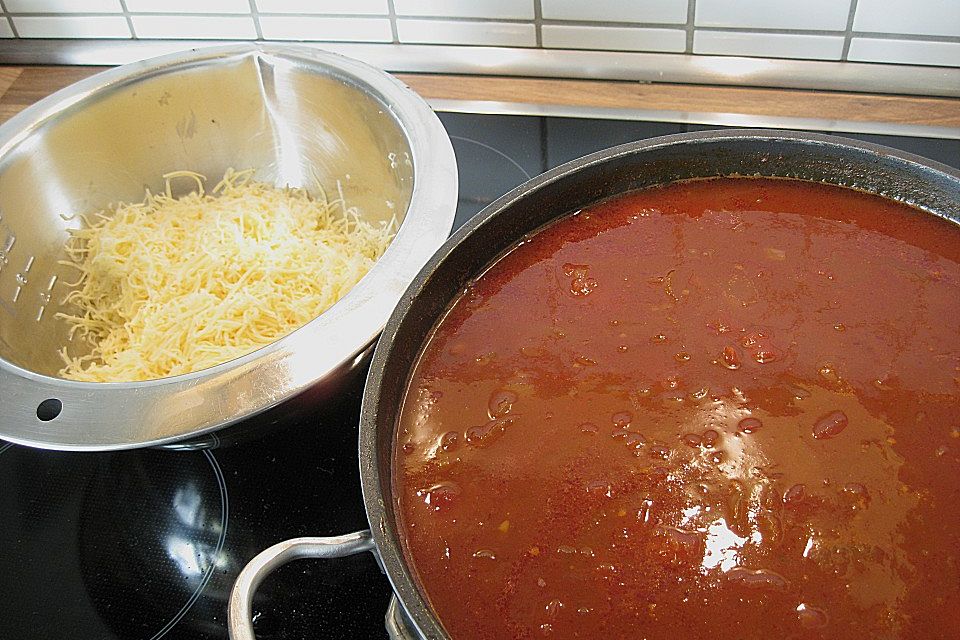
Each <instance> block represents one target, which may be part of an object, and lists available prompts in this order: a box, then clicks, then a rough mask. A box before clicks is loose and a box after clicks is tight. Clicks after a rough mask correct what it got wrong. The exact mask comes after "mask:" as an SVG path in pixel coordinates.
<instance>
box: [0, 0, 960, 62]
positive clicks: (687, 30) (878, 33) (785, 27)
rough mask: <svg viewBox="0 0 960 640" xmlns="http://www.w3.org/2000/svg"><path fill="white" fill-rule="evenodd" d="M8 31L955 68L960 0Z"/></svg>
mask: <svg viewBox="0 0 960 640" xmlns="http://www.w3.org/2000/svg"><path fill="white" fill-rule="evenodd" d="M538 7H539V12H538V11H537V8H538ZM851 11H852V12H853V15H852V16H851ZM122 14H126V15H127V16H130V18H129V20H130V22H127V20H128V18H126V17H125V16H124V15H122ZM538 14H539V16H540V20H535V17H536V15H538ZM688 14H690V15H688ZM255 16H256V17H255ZM851 18H852V19H851ZM257 21H259V22H257ZM131 23H132V24H133V32H132V33H131V29H130V27H129V24H131ZM258 24H259V29H258V28H257V25H258ZM691 25H692V32H691ZM11 26H12V28H11ZM14 30H15V31H16V32H17V36H19V37H23V38H73V39H77V38H79V39H84V38H88V39H97V38H143V39H154V40H156V39H171V40H175V39H185V38H186V39H197V40H205V39H210V40H224V39H230V40H253V39H255V38H257V37H258V35H259V36H261V37H263V38H265V39H267V40H292V41H316V42H330V43H343V42H346V43H350V42H357V43H386V42H393V41H394V35H393V34H397V36H398V38H399V41H400V43H401V44H407V43H409V44H437V45H447V44H453V45H463V46H495V47H537V46H538V43H539V46H542V47H544V48H546V49H554V50H561V49H562V50H587V51H589V50H596V51H608V52H609V51H644V52H658V53H677V54H694V55H724V56H746V57H757V58H798V59H813V60H841V59H843V60H849V61H852V62H877V63H884V64H910V65H930V66H946V67H954V68H957V69H960V0H0V38H15V37H17V36H14V34H13V31H14ZM914 36H924V37H920V38H918V37H914ZM845 39H846V42H848V43H849V47H848V52H847V53H846V57H844V42H845ZM691 41H692V44H691ZM154 44H155V45H156V46H159V44H158V43H154ZM9 46H10V44H9V43H7V47H9ZM165 46H175V45H165ZM339 46H341V45H339V44H337V45H333V44H331V45H330V47H331V48H336V47H339ZM347 46H348V47H349V46H350V45H347ZM507 55H509V54H507ZM556 55H571V56H573V55H579V54H573V53H570V54H559V53H558V54H556ZM466 59H467V58H465V60H466ZM464 64H465V65H467V66H472V65H471V63H464ZM618 64H619V63H618Z"/></svg>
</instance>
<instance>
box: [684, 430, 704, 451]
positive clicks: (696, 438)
mask: <svg viewBox="0 0 960 640" xmlns="http://www.w3.org/2000/svg"><path fill="white" fill-rule="evenodd" d="M680 439H681V440H683V444H685V445H687V446H688V447H693V448H697V447H699V446H700V445H702V444H703V437H702V436H700V435H698V434H696V433H687V434H684V435H683V436H681V438H680Z"/></svg>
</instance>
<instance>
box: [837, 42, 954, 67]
mask: <svg viewBox="0 0 960 640" xmlns="http://www.w3.org/2000/svg"><path fill="white" fill-rule="evenodd" d="M847 59H848V60H852V61H854V62H892V63H896V64H924V65H937V66H942V67H955V66H957V65H958V64H960V42H922V41H919V40H880V39H876V38H854V39H853V40H851V41H850V52H849V54H848V55H847Z"/></svg>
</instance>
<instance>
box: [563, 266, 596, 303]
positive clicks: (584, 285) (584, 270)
mask: <svg viewBox="0 0 960 640" xmlns="http://www.w3.org/2000/svg"><path fill="white" fill-rule="evenodd" d="M563 275H565V276H567V277H568V278H571V280H570V293H571V294H573V295H574V296H577V297H582V296H587V295H590V294H591V293H593V290H594V289H596V288H597V281H596V279H595V278H592V277H590V265H588V264H574V263H572V262H568V263H566V264H564V265H563Z"/></svg>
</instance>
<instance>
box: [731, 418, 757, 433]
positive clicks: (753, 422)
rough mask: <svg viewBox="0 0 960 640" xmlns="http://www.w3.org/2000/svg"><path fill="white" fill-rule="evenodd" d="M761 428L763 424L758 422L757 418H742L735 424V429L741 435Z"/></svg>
mask: <svg viewBox="0 0 960 640" xmlns="http://www.w3.org/2000/svg"><path fill="white" fill-rule="evenodd" d="M762 426H763V423H762V422H760V420H758V419H757V418H744V419H743V420H741V421H740V422H738V423H737V427H738V428H739V429H740V431H741V432H743V433H753V432H754V431H756V430H757V429H759V428H760V427H762Z"/></svg>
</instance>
